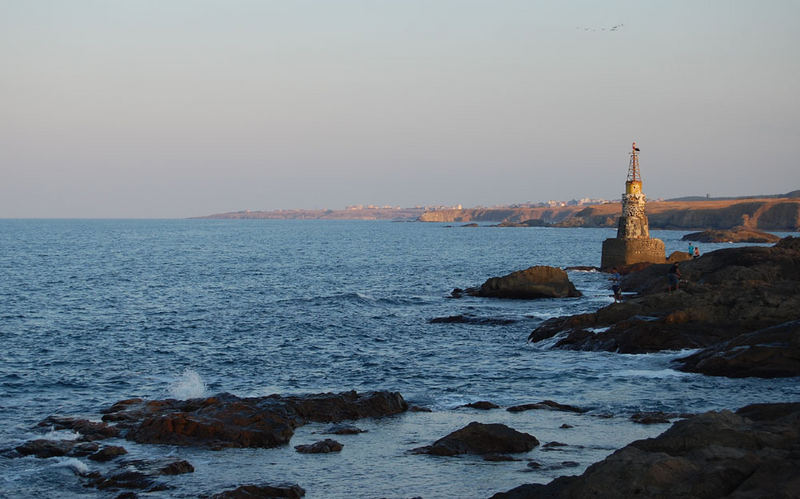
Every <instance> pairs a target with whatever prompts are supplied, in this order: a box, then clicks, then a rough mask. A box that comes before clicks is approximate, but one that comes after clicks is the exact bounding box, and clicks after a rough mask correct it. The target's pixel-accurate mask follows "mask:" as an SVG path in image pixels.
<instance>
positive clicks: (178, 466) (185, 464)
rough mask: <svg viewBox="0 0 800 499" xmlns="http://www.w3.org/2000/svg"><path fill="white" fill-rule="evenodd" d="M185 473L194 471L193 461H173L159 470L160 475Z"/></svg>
mask: <svg viewBox="0 0 800 499" xmlns="http://www.w3.org/2000/svg"><path fill="white" fill-rule="evenodd" d="M184 473H194V466H192V463H190V462H189V461H185V460H180V461H173V462H171V463H169V464H167V465H166V466H162V467H161V469H159V470H158V474H159V475H183V474H184Z"/></svg>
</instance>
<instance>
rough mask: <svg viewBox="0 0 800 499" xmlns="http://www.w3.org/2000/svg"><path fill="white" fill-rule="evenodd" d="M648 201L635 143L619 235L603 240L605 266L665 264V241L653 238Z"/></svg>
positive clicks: (603, 264) (603, 266)
mask: <svg viewBox="0 0 800 499" xmlns="http://www.w3.org/2000/svg"><path fill="white" fill-rule="evenodd" d="M646 204H647V201H646V198H645V195H644V192H642V175H641V172H640V170H639V148H638V147H637V146H636V142H634V143H633V145H632V147H631V153H630V161H629V163H628V177H627V179H626V180H625V193H624V194H623V195H622V215H621V216H620V217H619V225H618V226H617V237H615V238H610V239H606V240H605V241H603V255H602V260H601V263H600V268H601V269H603V270H607V269H610V268H612V267H622V266H624V265H630V264H633V263H642V262H649V263H664V261H665V260H666V259H665V253H664V242H663V241H661V240H660V239H652V238H651V237H650V228H649V226H648V223H647V213H646V212H645V206H646Z"/></svg>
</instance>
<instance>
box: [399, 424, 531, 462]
mask: <svg viewBox="0 0 800 499" xmlns="http://www.w3.org/2000/svg"><path fill="white" fill-rule="evenodd" d="M537 445H539V441H538V440H536V437H534V436H533V435H530V434H528V433H523V432H519V431H517V430H515V429H513V428H509V427H508V426H506V425H504V424H499V423H495V424H483V423H477V422H474V421H473V422H472V423H470V424H468V425H467V426H465V427H464V428H461V429H460V430H456V431H454V432H453V433H450V434H449V435H447V436H445V437H442V438H440V439H439V440H437V441H436V442H434V443H433V445H428V446H425V447H419V448H417V449H414V450H413V452H414V453H417V454H432V455H434V456H455V455H458V454H508V453H519V452H528V451H529V450H531V449H533V448H534V447H536V446H537Z"/></svg>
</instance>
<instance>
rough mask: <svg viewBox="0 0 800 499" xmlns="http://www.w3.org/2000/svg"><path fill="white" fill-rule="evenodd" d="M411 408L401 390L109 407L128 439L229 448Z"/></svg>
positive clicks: (267, 443) (269, 443) (271, 442)
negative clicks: (314, 426)
mask: <svg viewBox="0 0 800 499" xmlns="http://www.w3.org/2000/svg"><path fill="white" fill-rule="evenodd" d="M407 409H408V405H407V404H406V402H405V400H403V397H402V396H401V395H400V394H399V393H396V392H394V393H393V392H370V393H364V394H358V393H356V392H354V391H351V392H344V393H338V394H334V393H323V394H315V395H305V396H290V397H282V396H280V395H270V396H268V397H252V398H240V397H237V396H235V395H231V394H220V395H217V396H214V397H208V398H201V399H190V400H173V399H168V400H153V401H145V400H142V399H131V400H124V401H121V402H118V403H116V404H114V405H113V406H112V407H110V408H109V409H107V410H106V411H104V412H105V415H104V416H103V420H105V421H111V422H115V423H116V424H117V426H118V427H119V428H120V429H122V430H123V432H124V436H125V438H127V439H129V440H133V441H135V442H139V443H153V444H169V445H187V446H200V447H207V448H212V449H222V448H226V447H275V446H278V445H284V444H287V443H288V442H289V439H290V438H291V437H292V435H293V434H294V430H295V428H297V427H299V426H302V425H304V424H306V423H307V422H309V421H314V422H337V421H343V420H348V419H360V418H366V417H381V416H388V415H393V414H399V413H401V412H404V411H406V410H407Z"/></svg>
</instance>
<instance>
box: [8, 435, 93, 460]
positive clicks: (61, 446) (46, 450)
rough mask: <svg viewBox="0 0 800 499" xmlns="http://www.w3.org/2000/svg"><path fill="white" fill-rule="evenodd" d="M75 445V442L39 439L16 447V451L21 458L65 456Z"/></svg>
mask: <svg viewBox="0 0 800 499" xmlns="http://www.w3.org/2000/svg"><path fill="white" fill-rule="evenodd" d="M76 444H77V442H76V441H75V440H46V439H42V438H39V439H36V440H29V441H28V442H25V443H24V444H22V445H20V446H18V447H16V451H17V452H18V453H19V454H20V455H22V456H31V455H33V456H36V457H39V458H48V457H57V456H66V455H68V454H69V453H70V451H72V449H73V448H74V447H75V445H76ZM82 455H85V454H82Z"/></svg>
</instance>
